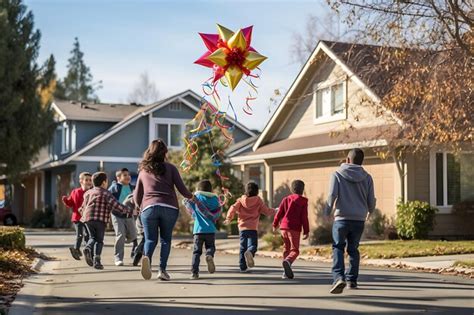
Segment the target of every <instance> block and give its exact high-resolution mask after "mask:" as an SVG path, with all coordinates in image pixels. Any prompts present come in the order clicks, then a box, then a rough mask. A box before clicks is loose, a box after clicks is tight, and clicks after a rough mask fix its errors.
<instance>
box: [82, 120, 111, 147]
mask: <svg viewBox="0 0 474 315" xmlns="http://www.w3.org/2000/svg"><path fill="white" fill-rule="evenodd" d="M114 124H115V123H113V122H102V121H74V122H73V125H75V128H76V150H79V149H80V148H82V147H83V146H84V145H85V144H86V143H87V142H89V141H90V140H92V139H93V138H95V137H96V136H98V135H99V134H101V133H103V132H105V131H106V130H108V129H110V128H111V127H112V126H113V125H114Z"/></svg>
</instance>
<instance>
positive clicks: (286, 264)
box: [282, 260, 295, 279]
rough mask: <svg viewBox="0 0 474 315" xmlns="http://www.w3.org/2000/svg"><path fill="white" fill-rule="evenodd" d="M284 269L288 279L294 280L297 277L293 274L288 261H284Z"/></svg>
mask: <svg viewBox="0 0 474 315" xmlns="http://www.w3.org/2000/svg"><path fill="white" fill-rule="evenodd" d="M282 265H283V269H285V275H286V276H287V278H288V279H293V278H294V277H295V275H294V274H293V270H292V269H291V264H290V262H289V261H288V260H283V263H282Z"/></svg>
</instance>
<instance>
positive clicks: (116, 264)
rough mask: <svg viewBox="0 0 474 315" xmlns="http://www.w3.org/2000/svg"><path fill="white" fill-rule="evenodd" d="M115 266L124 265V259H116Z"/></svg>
mask: <svg viewBox="0 0 474 315" xmlns="http://www.w3.org/2000/svg"><path fill="white" fill-rule="evenodd" d="M115 266H117V267H118V266H123V261H121V260H116V261H115Z"/></svg>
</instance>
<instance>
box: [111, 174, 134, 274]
mask: <svg viewBox="0 0 474 315" xmlns="http://www.w3.org/2000/svg"><path fill="white" fill-rule="evenodd" d="M115 177H116V179H117V181H113V182H112V185H110V188H109V191H110V192H111V193H112V195H113V196H114V197H115V198H116V199H117V200H118V202H120V203H121V204H123V203H124V201H125V199H126V198H127V196H128V195H130V194H131V193H132V192H133V189H134V188H135V187H134V186H133V185H130V180H131V177H130V173H129V171H128V169H127V168H122V169H121V170H118V171H117V172H115ZM112 225H113V226H114V231H115V245H114V251H115V265H116V266H123V256H124V251H125V243H126V242H127V243H130V242H133V249H132V255H131V256H132V257H133V252H134V250H135V248H136V247H137V229H136V227H135V220H134V219H133V216H131V215H128V216H127V215H122V214H120V213H112Z"/></svg>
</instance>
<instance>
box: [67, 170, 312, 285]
mask: <svg viewBox="0 0 474 315" xmlns="http://www.w3.org/2000/svg"><path fill="white" fill-rule="evenodd" d="M116 177H117V181H116V182H114V183H112V185H111V186H110V188H109V189H107V187H108V180H107V175H106V174H105V173H103V172H97V173H94V174H93V175H91V174H90V173H81V174H80V176H79V182H80V185H81V187H79V188H77V189H75V190H73V191H72V192H71V194H70V196H68V197H66V196H64V197H63V203H64V204H65V205H66V206H68V207H71V208H72V209H73V215H72V222H73V224H74V226H75V229H76V242H75V245H74V247H71V248H70V251H71V255H72V256H73V257H74V258H75V259H77V260H80V259H81V258H80V257H81V256H82V254H81V251H80V246H81V243H82V241H83V239H84V240H85V242H86V245H85V248H84V250H83V254H84V257H85V260H86V262H87V264H88V265H90V266H93V267H94V268H96V269H103V265H102V264H101V259H100V256H101V253H102V247H103V241H104V234H105V229H106V226H107V224H108V223H109V221H112V223H113V226H114V230H115V235H116V238H115V246H114V250H115V265H117V266H122V265H123V259H124V245H125V243H133V249H132V258H133V265H135V266H136V265H138V263H139V261H140V258H141V257H142V255H143V253H142V251H143V232H142V228H141V223H140V218H139V215H138V211H137V209H136V207H135V205H134V203H133V198H132V196H131V193H132V191H133V186H132V185H130V175H129V172H128V170H127V169H122V170H120V171H118V172H117V173H116ZM258 191H259V187H258V185H257V184H256V183H254V182H249V183H248V184H247V185H246V187H245V194H244V195H242V196H241V197H240V198H239V199H238V200H237V201H236V202H235V203H234V204H233V205H232V206H231V207H230V208H229V210H228V212H227V215H226V218H225V221H224V223H225V224H230V222H231V221H232V220H233V219H234V217H235V216H236V215H237V222H238V227H239V236H240V252H239V267H240V271H241V272H243V273H244V272H248V271H249V269H250V268H253V267H254V266H255V261H254V257H255V254H256V252H257V246H258V224H259V221H260V216H261V215H262V214H263V215H266V216H274V220H273V231H274V232H276V231H277V229H278V228H279V229H280V231H281V237H282V238H283V241H284V252H283V262H282V267H283V270H284V272H283V278H289V279H292V278H293V277H294V274H293V271H292V268H291V266H292V264H293V262H294V261H295V260H296V258H297V257H298V255H299V244H300V239H301V233H302V232H303V239H307V238H308V233H309V223H308V199H307V198H305V197H303V192H304V182H303V181H301V180H295V181H293V182H292V184H291V192H292V193H291V194H290V195H289V196H287V197H285V198H284V199H283V200H282V201H281V203H280V206H279V207H278V208H269V207H267V206H266V205H265V203H264V202H263V200H262V199H261V198H260V197H259V196H258ZM194 196H195V198H194V199H192V200H191V199H185V200H183V205H184V206H185V208H186V209H187V210H188V212H189V213H190V214H191V215H192V217H193V219H194V227H193V234H194V248H193V258H192V267H191V272H192V275H191V277H192V279H199V265H200V260H201V256H202V253H203V247H204V248H205V257H206V258H205V260H206V264H207V267H208V271H209V273H214V272H215V270H216V266H215V263H214V255H215V252H216V245H215V234H216V232H217V228H216V222H217V220H218V219H219V218H220V216H221V214H222V206H221V204H220V200H219V198H218V196H217V195H216V194H214V193H213V187H212V184H211V182H210V181H209V180H202V181H200V182H199V183H198V185H197V191H196V192H195V194H194ZM137 230H138V232H139V233H137ZM137 234H141V235H142V241H141V242H140V244H138V241H137Z"/></svg>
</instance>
